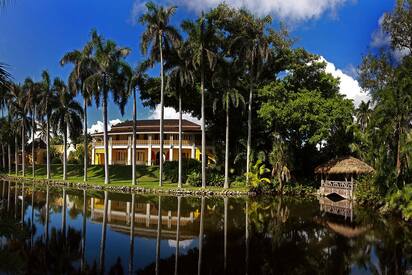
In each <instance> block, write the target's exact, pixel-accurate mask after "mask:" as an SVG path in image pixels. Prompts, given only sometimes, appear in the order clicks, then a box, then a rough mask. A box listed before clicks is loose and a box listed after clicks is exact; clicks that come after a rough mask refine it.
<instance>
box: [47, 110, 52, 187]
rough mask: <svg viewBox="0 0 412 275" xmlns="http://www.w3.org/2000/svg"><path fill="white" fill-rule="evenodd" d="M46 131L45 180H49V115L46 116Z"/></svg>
mask: <svg viewBox="0 0 412 275" xmlns="http://www.w3.org/2000/svg"><path fill="white" fill-rule="evenodd" d="M46 128H47V129H46V131H47V137H46V139H47V149H46V154H47V156H46V158H47V160H46V162H47V179H48V180H49V179H50V168H51V166H50V117H49V114H47V126H46Z"/></svg>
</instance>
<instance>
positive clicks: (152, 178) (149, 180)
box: [10, 164, 247, 191]
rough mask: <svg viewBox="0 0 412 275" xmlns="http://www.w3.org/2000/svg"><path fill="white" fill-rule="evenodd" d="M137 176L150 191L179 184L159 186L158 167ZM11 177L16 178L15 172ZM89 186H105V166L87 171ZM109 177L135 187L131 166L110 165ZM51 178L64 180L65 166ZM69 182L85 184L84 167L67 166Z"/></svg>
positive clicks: (39, 175) (39, 174)
mask: <svg viewBox="0 0 412 275" xmlns="http://www.w3.org/2000/svg"><path fill="white" fill-rule="evenodd" d="M12 171H13V170H12ZM25 172H26V173H25V174H26V175H25V178H33V176H32V167H31V166H28V167H26V171H25ZM136 174H137V180H138V186H139V187H142V188H148V189H165V190H169V189H177V183H172V182H170V181H163V185H162V186H161V187H160V186H159V167H158V166H137V167H136ZM35 175H36V176H35V179H46V166H45V165H36V167H35ZM10 176H16V174H15V173H14V172H12V173H11V174H10ZM18 176H19V177H22V174H21V169H20V170H19V174H18ZM87 176H88V180H87V183H88V184H92V185H104V166H101V165H92V166H89V168H88V170H87ZM109 176H110V185H111V186H127V187H130V186H133V185H132V169H131V166H125V165H110V166H109ZM51 178H52V179H54V180H62V179H63V166H62V165H61V164H53V165H51ZM67 181H68V182H83V165H78V164H68V165H67ZM183 188H184V189H187V190H200V189H201V188H200V187H195V186H190V185H188V184H184V185H183ZM207 189H208V190H210V191H223V188H222V187H217V186H207ZM230 190H231V191H247V188H246V187H245V186H233V187H231V188H230Z"/></svg>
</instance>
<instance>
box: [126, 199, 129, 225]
mask: <svg viewBox="0 0 412 275" xmlns="http://www.w3.org/2000/svg"><path fill="white" fill-rule="evenodd" d="M129 221H130V202H129V201H128V202H126V223H129Z"/></svg>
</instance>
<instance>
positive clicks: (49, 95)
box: [39, 70, 57, 179]
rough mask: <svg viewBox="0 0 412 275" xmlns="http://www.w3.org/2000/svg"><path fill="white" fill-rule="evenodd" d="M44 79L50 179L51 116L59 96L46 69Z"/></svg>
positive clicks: (43, 110) (43, 108)
mask: <svg viewBox="0 0 412 275" xmlns="http://www.w3.org/2000/svg"><path fill="white" fill-rule="evenodd" d="M41 76H42V81H41V83H40V85H41V95H40V103H39V106H40V109H41V111H40V115H41V116H46V123H45V124H46V125H44V126H46V127H45V128H44V130H45V133H44V135H45V140H46V145H47V149H46V159H47V160H46V163H47V165H46V166H47V168H46V170H47V172H46V177H47V179H50V173H51V165H50V164H51V162H50V117H51V115H52V112H53V109H54V107H55V106H56V103H57V97H56V94H55V91H54V90H53V87H52V83H51V80H50V75H49V73H48V72H47V71H46V70H44V71H43V72H42V75H41ZM40 128H41V134H42V130H43V127H40Z"/></svg>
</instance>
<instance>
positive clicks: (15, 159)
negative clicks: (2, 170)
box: [14, 134, 19, 176]
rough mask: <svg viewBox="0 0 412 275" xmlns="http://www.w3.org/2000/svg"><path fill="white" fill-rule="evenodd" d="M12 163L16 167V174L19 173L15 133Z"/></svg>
mask: <svg viewBox="0 0 412 275" xmlns="http://www.w3.org/2000/svg"><path fill="white" fill-rule="evenodd" d="M14 163H15V167H14V168H15V169H16V176H17V175H18V174H19V146H18V139H17V134H16V135H15V136H14Z"/></svg>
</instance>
